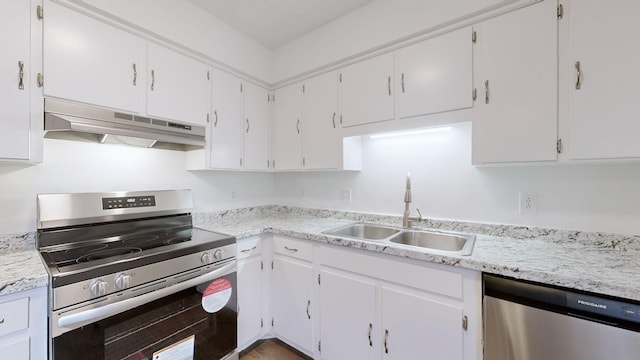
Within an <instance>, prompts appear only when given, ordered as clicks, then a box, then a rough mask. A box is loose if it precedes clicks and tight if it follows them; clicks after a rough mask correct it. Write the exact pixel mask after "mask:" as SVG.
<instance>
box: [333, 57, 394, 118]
mask: <svg viewBox="0 0 640 360" xmlns="http://www.w3.org/2000/svg"><path fill="white" fill-rule="evenodd" d="M339 79H340V80H339V83H340V84H339V106H340V121H341V124H342V126H343V127H349V126H354V125H362V124H368V123H374V122H379V121H385V120H393V118H394V83H393V53H387V54H384V55H379V56H376V57H374V58H371V59H368V60H365V61H362V62H359V63H356V64H353V65H349V66H347V67H345V68H344V69H342V70H340V75H339Z"/></svg>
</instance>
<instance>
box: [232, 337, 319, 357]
mask: <svg viewBox="0 0 640 360" xmlns="http://www.w3.org/2000/svg"><path fill="white" fill-rule="evenodd" d="M240 360H311V358H310V357H308V356H306V355H304V354H302V353H300V352H299V351H297V350H295V349H293V348H291V347H290V346H289V345H287V344H285V343H283V342H282V341H280V340H278V339H267V340H261V341H259V342H257V343H256V344H254V345H252V346H251V347H250V348H249V349H247V350H245V351H243V352H241V353H240Z"/></svg>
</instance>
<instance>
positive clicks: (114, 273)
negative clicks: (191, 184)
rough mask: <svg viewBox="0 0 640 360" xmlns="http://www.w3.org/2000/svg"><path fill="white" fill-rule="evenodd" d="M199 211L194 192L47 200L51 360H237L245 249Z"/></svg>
mask: <svg viewBox="0 0 640 360" xmlns="http://www.w3.org/2000/svg"><path fill="white" fill-rule="evenodd" d="M191 208H192V197H191V192H190V191H188V190H181V191H149V192H115V193H76V194H44V195H38V249H39V251H40V253H41V255H42V258H43V259H44V262H45V263H46V265H47V266H48V269H49V273H50V275H51V284H52V289H51V296H50V309H51V310H50V317H49V324H50V334H51V337H52V341H51V346H50V355H51V356H50V357H51V358H52V359H54V360H61V359H64V360H73V359H136V360H143V359H158V360H162V359H178V358H179V359H223V358H224V359H227V358H237V354H235V348H236V345H237V344H236V342H237V337H236V334H237V322H236V320H237V300H236V239H235V238H234V237H232V236H228V235H224V234H219V233H215V232H210V231H205V230H201V229H196V228H193V227H192V218H191V213H190V211H191V210H190V209H191Z"/></svg>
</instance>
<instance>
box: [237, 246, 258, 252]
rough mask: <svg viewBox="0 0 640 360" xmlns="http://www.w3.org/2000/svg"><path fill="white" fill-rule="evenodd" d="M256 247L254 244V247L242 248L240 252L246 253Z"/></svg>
mask: <svg viewBox="0 0 640 360" xmlns="http://www.w3.org/2000/svg"><path fill="white" fill-rule="evenodd" d="M256 248H257V247H256V246H254V247H252V248H251V249H243V250H240V252H241V253H248V252H251V251H253V250H255V249H256Z"/></svg>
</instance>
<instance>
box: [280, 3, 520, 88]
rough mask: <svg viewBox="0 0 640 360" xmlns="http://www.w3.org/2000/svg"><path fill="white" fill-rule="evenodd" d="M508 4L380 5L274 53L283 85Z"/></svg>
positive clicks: (297, 40) (324, 27) (364, 9)
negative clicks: (310, 73) (477, 12)
mask: <svg viewBox="0 0 640 360" xmlns="http://www.w3.org/2000/svg"><path fill="white" fill-rule="evenodd" d="M508 2H511V1H510V0H477V1H468V0H448V1H442V0H376V1H373V2H372V3H370V4H368V5H365V6H363V7H362V8H360V9H358V10H356V11H353V12H351V13H349V14H347V15H345V16H343V17H341V18H339V19H336V20H334V21H332V22H330V23H329V24H327V25H325V26H323V27H320V28H318V29H316V30H314V31H312V32H310V33H308V34H305V35H303V36H301V37H299V38H297V39H295V40H293V41H291V42H289V43H287V44H284V45H282V46H280V47H278V48H276V49H275V50H274V54H273V59H274V80H276V81H281V80H286V79H288V78H291V77H293V76H296V75H299V74H301V73H304V72H307V71H310V70H313V69H316V68H318V67H322V66H324V65H327V64H330V63H333V62H336V61H339V60H342V59H345V58H349V57H351V56H354V55H356V54H360V53H362V52H367V51H369V50H371V49H374V48H378V47H381V46H384V45H387V44H389V43H392V42H394V41H397V40H399V39H403V38H405V37H408V36H412V35H414V34H416V33H420V32H423V31H425V30H428V29H430V28H432V27H434V26H436V25H439V24H444V23H446V22H447V21H449V20H452V19H454V18H459V17H461V16H462V14H473V13H474V12H476V11H479V10H481V9H485V8H488V7H490V6H492V5H495V4H498V3H508Z"/></svg>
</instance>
